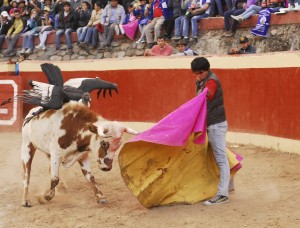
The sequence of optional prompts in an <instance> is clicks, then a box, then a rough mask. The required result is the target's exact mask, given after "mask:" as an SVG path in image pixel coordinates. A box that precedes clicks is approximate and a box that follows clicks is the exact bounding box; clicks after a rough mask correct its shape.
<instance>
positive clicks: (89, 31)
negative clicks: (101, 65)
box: [78, 1, 103, 50]
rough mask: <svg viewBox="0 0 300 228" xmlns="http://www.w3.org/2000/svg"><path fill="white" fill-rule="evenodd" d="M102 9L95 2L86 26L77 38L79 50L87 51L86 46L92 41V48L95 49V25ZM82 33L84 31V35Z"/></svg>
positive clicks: (96, 33)
mask: <svg viewBox="0 0 300 228" xmlns="http://www.w3.org/2000/svg"><path fill="white" fill-rule="evenodd" d="M102 12H103V9H102V8H101V2H100V1H97V2H96V3H95V6H94V10H93V11H92V15H91V18H90V20H89V22H88V24H87V25H86V27H85V28H83V32H82V33H81V34H80V36H79V37H78V44H79V46H80V47H81V48H83V49H85V50H88V46H89V44H90V41H91V39H92V47H93V48H96V47H97V43H98V30H97V25H98V24H99V22H100V19H101V16H102ZM84 31H86V32H85V33H84Z"/></svg>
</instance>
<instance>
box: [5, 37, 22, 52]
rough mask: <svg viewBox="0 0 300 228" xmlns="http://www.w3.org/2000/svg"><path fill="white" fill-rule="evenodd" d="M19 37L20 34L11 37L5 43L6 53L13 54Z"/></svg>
mask: <svg viewBox="0 0 300 228" xmlns="http://www.w3.org/2000/svg"><path fill="white" fill-rule="evenodd" d="M20 35H21V34H20V33H19V34H15V35H14V36H13V37H12V38H11V37H10V38H9V42H7V41H8V40H7V41H6V42H7V51H9V52H14V47H15V45H16V43H17V41H18V39H19V37H20Z"/></svg>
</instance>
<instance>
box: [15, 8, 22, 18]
mask: <svg viewBox="0 0 300 228" xmlns="http://www.w3.org/2000/svg"><path fill="white" fill-rule="evenodd" d="M14 17H15V19H16V20H19V19H20V18H21V14H20V10H17V9H16V10H14Z"/></svg>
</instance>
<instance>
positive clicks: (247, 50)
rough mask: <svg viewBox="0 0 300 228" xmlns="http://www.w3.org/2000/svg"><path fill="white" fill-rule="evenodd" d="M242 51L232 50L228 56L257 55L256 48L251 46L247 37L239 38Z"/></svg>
mask: <svg viewBox="0 0 300 228" xmlns="http://www.w3.org/2000/svg"><path fill="white" fill-rule="evenodd" d="M239 43H240V49H238V48H235V47H234V48H231V49H230V50H229V52H228V54H252V53H256V48H255V47H254V46H252V45H250V41H249V39H248V38H247V37H246V36H241V37H240V38H239Z"/></svg>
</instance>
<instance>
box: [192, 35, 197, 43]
mask: <svg viewBox="0 0 300 228" xmlns="http://www.w3.org/2000/svg"><path fill="white" fill-rule="evenodd" d="M192 43H194V44H196V43H198V38H197V37H196V36H193V38H192Z"/></svg>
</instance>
